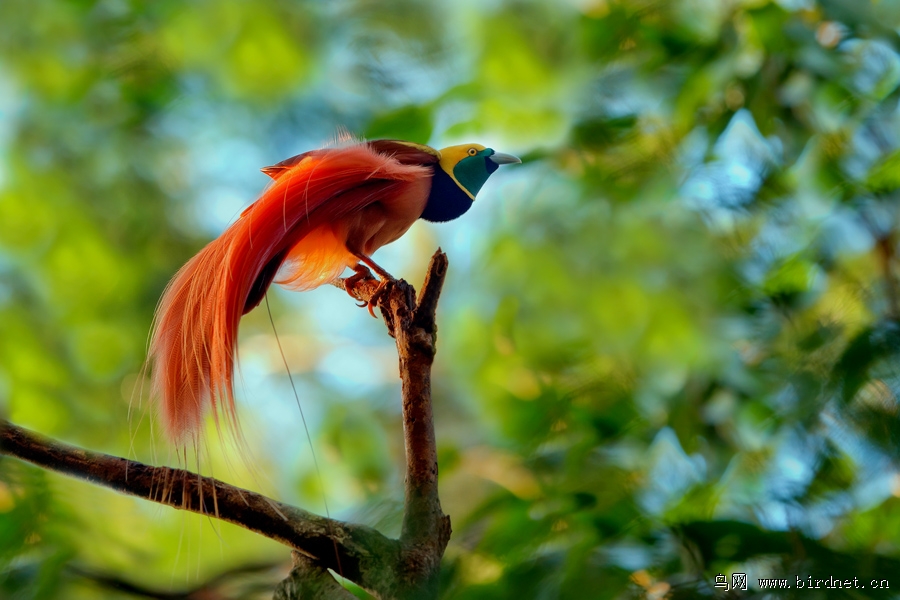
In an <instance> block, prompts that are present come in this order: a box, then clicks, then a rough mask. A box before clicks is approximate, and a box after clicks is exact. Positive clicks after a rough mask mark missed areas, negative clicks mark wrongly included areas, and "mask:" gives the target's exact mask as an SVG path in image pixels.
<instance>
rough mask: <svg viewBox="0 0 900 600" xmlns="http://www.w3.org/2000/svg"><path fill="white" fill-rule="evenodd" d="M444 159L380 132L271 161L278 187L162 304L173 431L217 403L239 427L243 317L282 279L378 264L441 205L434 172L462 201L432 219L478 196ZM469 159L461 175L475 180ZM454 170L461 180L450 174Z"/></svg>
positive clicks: (166, 395) (472, 149)
mask: <svg viewBox="0 0 900 600" xmlns="http://www.w3.org/2000/svg"><path fill="white" fill-rule="evenodd" d="M466 149H468V150H466ZM446 150H451V151H452V152H450V153H449V154H451V155H454V156H455V155H456V154H459V156H460V157H468V156H470V157H471V158H473V159H474V158H475V155H474V154H473V153H479V155H484V156H483V158H479V159H478V160H484V161H487V160H488V158H490V156H491V155H495V156H494V158H493V160H494V163H495V164H494V165H493V167H492V169H496V164H504V162H515V161H517V160H518V159H514V157H509V156H508V155H501V154H496V153H494V152H493V150H490V149H485V148H484V147H483V146H466V147H465V148H463V147H453V148H450V149H446ZM466 151H468V153H469V154H468V155H466V154H465V152H466ZM442 152H443V151H442ZM461 160H462V159H460V161H461ZM439 161H441V153H440V152H438V151H436V150H433V149H431V148H428V147H427V146H419V145H417V144H410V143H407V142H398V141H389V140H380V141H373V142H362V143H356V144H353V145H350V146H345V147H338V148H327V149H322V150H315V151H312V152H307V153H305V154H301V155H298V156H296V157H293V158H291V159H288V160H286V161H284V162H282V163H279V164H278V165H275V166H273V167H267V168H266V169H263V171H264V172H266V173H267V174H268V175H270V176H271V177H272V178H273V179H274V182H273V183H272V185H271V186H270V187H269V188H268V189H266V191H265V192H264V193H263V195H262V196H261V197H260V198H259V199H258V200H257V201H256V202H255V203H254V204H252V205H251V206H250V207H249V208H247V209H246V210H245V211H244V212H243V213H242V214H241V216H240V218H239V219H238V220H237V221H236V222H235V223H234V224H232V225H231V226H230V227H229V228H228V229H227V230H225V232H224V233H222V235H221V236H219V237H218V238H216V239H215V240H213V241H212V242H210V243H209V244H208V245H207V246H206V247H205V248H203V249H202V250H201V251H200V252H199V253H198V254H197V255H196V256H194V257H193V258H192V259H191V260H190V261H188V263H187V264H185V265H184V266H183V267H182V268H181V269H180V270H179V271H178V273H176V275H175V277H174V278H173V279H172V281H171V282H170V283H169V285H168V287H167V288H166V290H165V292H164V294H163V297H162V299H161V300H160V303H159V306H158V308H157V312H156V318H155V322H154V328H153V334H152V337H151V341H150V348H149V360H150V361H152V363H153V372H152V389H151V394H152V395H153V396H154V397H155V398H157V399H158V401H159V406H160V412H161V418H162V421H163V424H164V427H165V430H166V433H167V434H168V437H169V438H170V439H172V440H173V441H175V442H178V443H182V442H184V441H185V440H186V438H188V437H189V436H192V435H196V433H197V431H198V430H199V428H200V425H201V422H202V419H203V415H204V413H205V411H206V409H207V408H208V407H209V408H211V409H212V410H213V414H214V415H215V416H216V420H217V423H218V422H219V416H218V415H219V412H222V414H224V416H225V421H226V426H227V427H228V428H229V429H230V430H232V431H234V432H237V431H238V428H237V418H236V414H235V406H234V391H233V371H234V351H235V345H236V341H237V331H238V323H239V321H240V318H241V316H242V315H243V314H245V313H246V312H248V311H250V310H252V309H253V308H254V307H255V306H257V305H258V304H259V302H260V301H262V299H263V297H264V295H265V292H266V289H267V288H268V286H269V285H270V284H271V283H272V282H273V281H275V282H276V283H279V284H282V285H285V286H286V287H289V288H292V289H297V290H305V289H311V288H315V287H317V286H320V285H322V284H325V283H329V282H331V281H333V280H335V279H336V278H337V277H339V276H340V274H341V272H342V271H343V270H344V268H345V267H348V266H349V267H353V266H355V265H356V264H357V263H358V261H359V260H364V261H366V262H370V261H369V259H368V257H369V256H370V255H371V254H372V253H373V252H374V251H375V250H377V249H378V248H379V247H381V246H383V245H385V244H388V243H390V242H392V241H394V240H396V239H397V238H399V237H400V236H401V235H403V233H405V232H406V230H407V229H409V227H410V226H411V225H412V224H413V222H415V221H416V219H418V218H419V217H423V218H428V217H427V215H425V214H423V213H425V212H426V205H427V206H429V207H432V204H431V201H432V197H433V196H434V194H432V192H433V190H432V183H433V181H434V182H435V189H437V188H438V187H439V186H449V187H447V189H452V188H454V187H457V189H456V191H455V192H451V193H450V194H449V195H450V196H452V197H453V198H454V202H456V204H454V205H448V206H450V208H451V209H453V210H450V212H448V211H447V210H445V209H442V211H443V212H441V211H438V212H435V211H434V210H431V212H432V213H434V214H436V215H438V218H435V219H432V220H447V219H446V218H444V216H441V215H445V214H450V215H451V216H449V217H448V218H455V217H454V216H452V215H453V214H456V213H458V214H462V212H465V210H466V209H467V206H462V208H461V209H455V208H454V207H456V206H457V205H459V202H460V201H459V199H458V198H457V193H458V195H459V196H461V197H463V201H464V203H469V204H470V203H471V198H473V197H474V194H472V193H469V192H467V191H466V189H465V187H464V186H463V184H461V183H460V182H459V181H457V179H456V177H455V176H454V175H453V172H452V171H449V173H450V175H449V178H448V177H447V176H446V175H440V177H438V175H436V174H441V173H444V172H448V171H446V168H445V167H444V165H443V164H440V165H439ZM448 164H449V163H448ZM454 164H455V163H454ZM485 164H488V163H487V162H485ZM471 166H472V165H471V164H470V165H469V167H470V168H469V170H468V171H465V172H464V171H460V172H459V173H460V177H468V178H469V179H472V175H471V173H470V171H472V169H471ZM477 166H478V165H476V167H477ZM451 167H452V165H451ZM490 172H492V171H490ZM490 172H487V173H486V174H485V175H484V179H485V180H486V179H487V176H488V175H489V174H490ZM451 179H452V181H453V182H455V185H454V184H447V183H446V182H447V181H450V180H451ZM476 179H477V178H476ZM481 183H483V181H482V182H481ZM478 186H479V187H480V183H479V184H478ZM442 189H443V188H442ZM476 191H477V190H476ZM463 192H465V194H468V195H467V196H466V195H464V194H463ZM440 195H441V197H444V196H447V194H446V193H444V192H442V193H441V194H440ZM444 208H446V207H444ZM460 211H461V212H460ZM429 214H430V213H429ZM458 214H456V216H458Z"/></svg>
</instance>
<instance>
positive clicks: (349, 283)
mask: <svg viewBox="0 0 900 600" xmlns="http://www.w3.org/2000/svg"><path fill="white" fill-rule="evenodd" d="M353 271H354V273H353V275H351V276H350V277H347V278H346V279H344V291H345V292H347V294H348V295H349V296H350V297H351V298H353V299H354V300H356V299H357V298H356V284H357V283H359V282H360V281H363V280H364V279H374V277H372V272H371V271H369V269H367V268H366V267H365V265H363V264H361V263H357V265H356V266H355V267H353ZM367 304H368V302H363V303H362V304H357V306H359V307H360V308H362V307H363V306H366V305H367Z"/></svg>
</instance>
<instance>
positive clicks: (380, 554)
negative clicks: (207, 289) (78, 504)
mask: <svg viewBox="0 0 900 600" xmlns="http://www.w3.org/2000/svg"><path fill="white" fill-rule="evenodd" d="M447 265H448V261H447V255H446V254H444V253H443V252H442V251H441V250H438V251H437V252H435V254H434V256H432V258H431V264H430V265H429V269H428V275H427V276H426V279H425V283H424V285H423V288H422V293H421V294H420V295H419V298H418V302H417V301H416V292H415V289H414V288H413V287H412V286H411V285H409V284H408V283H406V282H405V281H402V280H400V281H393V282H391V283H390V285H388V286H387V287H386V288H384V289H381V287H380V285H379V282H378V280H376V279H375V278H373V277H371V274H369V275H368V276H366V277H362V276H360V275H358V276H355V277H352V278H350V279H348V280H341V281H340V282H336V283H335V285H337V286H338V287H342V288H344V289H346V290H347V291H348V292H349V293H350V295H351V296H353V297H355V298H357V299H358V300H361V301H363V302H369V301H371V300H373V298H374V300H375V303H376V304H377V306H378V307H379V309H380V310H381V313H382V315H383V317H384V320H385V324H386V325H387V328H388V333H389V334H390V335H391V336H393V337H394V338H395V339H396V341H397V353H398V355H399V359H400V379H401V381H402V390H403V398H402V406H403V431H404V442H405V449H406V465H407V466H406V505H405V511H404V518H403V528H402V533H401V536H400V539H399V540H392V539H389V538H387V537H385V536H383V535H382V534H380V533H378V532H377V531H375V530H374V529H372V528H369V527H365V526H362V525H355V524H351V523H345V522H343V521H338V520H335V519H328V518H325V517H322V516H319V515H315V514H312V513H309V512H306V511H304V510H302V509H299V508H295V507H293V506H290V505H287V504H283V503H281V502H277V501H275V500H272V499H271V498H267V497H266V496H263V495H261V494H257V493H255V492H251V491H248V490H244V489H241V488H238V487H235V486H232V485H229V484H227V483H224V482H222V481H219V480H217V479H213V478H211V477H203V476H201V475H198V474H194V473H191V472H189V471H185V470H182V469H172V468H169V467H152V466H148V465H145V464H142V463H139V462H135V461H130V460H126V459H124V458H119V457H115V456H109V455H107V454H101V453H98V452H90V451H88V450H83V449H81V448H76V447H74V446H69V445H67V444H63V443H60V442H55V441H51V440H47V439H45V438H42V437H40V436H38V435H36V434H34V433H32V432H30V431H27V430H25V429H23V428H21V427H18V426H15V425H13V424H11V423H8V422H6V421H2V420H0V454H8V455H10V456H15V457H17V458H20V459H22V460H25V461H28V462H31V463H33V464H35V465H38V466H40V467H44V468H46V469H50V470H53V471H57V472H60V473H65V474H67V475H70V476H73V477H78V478H80V479H84V480H86V481H89V482H91V483H95V484H97V485H102V486H105V487H108V488H111V489H114V490H117V491H119V492H122V493H124V494H128V495H132V496H137V497H139V498H143V499H145V500H149V501H151V502H156V503H159V504H164V505H166V506H171V507H172V508H177V509H180V510H187V511H190V512H195V513H199V514H203V515H208V516H214V517H216V518H218V519H221V520H223V521H228V522H229V523H234V524H236V525H240V526H242V527H245V528H247V529H249V530H251V531H255V532H257V533H259V534H261V535H264V536H266V537H268V538H271V539H274V540H277V541H279V542H281V543H283V544H285V545H287V546H289V547H290V548H292V549H294V550H295V553H294V570H293V571H292V572H291V576H290V577H289V578H288V579H286V580H284V581H283V582H282V584H281V585H279V588H278V590H277V591H276V599H279V600H280V599H285V600H288V599H290V600H295V599H297V598H307V597H309V598H337V599H342V598H349V597H351V596H349V593H348V592H346V590H344V589H343V588H342V587H341V586H340V584H338V583H337V582H336V581H335V579H334V578H333V577H332V576H331V575H330V574H329V573H328V571H327V569H332V570H334V571H337V572H339V573H340V574H341V575H342V576H343V577H345V578H347V579H349V580H351V581H353V582H355V583H357V584H358V585H359V586H360V587H362V588H364V589H366V590H368V591H370V592H372V593H373V594H375V595H376V596H378V597H380V598H397V599H400V600H406V599H412V598H416V599H419V598H421V599H428V598H436V597H437V591H438V587H437V583H438V574H439V571H440V562H441V557H442V556H443V554H444V550H445V549H446V547H447V543H448V542H449V540H450V519H449V517H447V516H445V515H444V513H443V511H442V509H441V503H440V499H439V497H438V485H437V483H438V465H437V445H436V442H435V436H434V422H433V414H432V408H431V365H432V362H433V361H434V355H435V343H436V338H437V325H436V322H435V311H436V309H437V303H438V299H439V297H440V294H441V288H442V286H443V284H444V278H445V276H446V273H447Z"/></svg>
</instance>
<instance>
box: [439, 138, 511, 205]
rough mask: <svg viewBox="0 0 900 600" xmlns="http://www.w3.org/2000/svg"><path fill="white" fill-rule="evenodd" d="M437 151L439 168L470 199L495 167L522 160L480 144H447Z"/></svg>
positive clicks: (473, 197)
mask: <svg viewBox="0 0 900 600" xmlns="http://www.w3.org/2000/svg"><path fill="white" fill-rule="evenodd" d="M439 152H440V162H439V163H438V164H439V166H440V168H441V169H443V170H444V172H445V173H447V175H449V176H450V178H451V179H453V181H455V182H456V185H458V186H459V187H460V189H461V190H462V191H463V192H465V193H466V195H467V196H468V197H469V198H471V199H472V200H475V194H477V193H478V190H480V189H481V186H483V185H484V182H485V181H487V179H488V177H490V176H491V173H493V172H494V171H496V170H497V167H499V166H500V165H508V164H511V163H520V162H522V161H521V160H519V159H518V158H516V157H515V156H512V155H511V154H503V153H502V152H495V151H494V150H492V149H491V148H485V147H484V146H482V145H481V144H459V145H458V146H448V147H446V148H442V149H441V150H440V151H439Z"/></svg>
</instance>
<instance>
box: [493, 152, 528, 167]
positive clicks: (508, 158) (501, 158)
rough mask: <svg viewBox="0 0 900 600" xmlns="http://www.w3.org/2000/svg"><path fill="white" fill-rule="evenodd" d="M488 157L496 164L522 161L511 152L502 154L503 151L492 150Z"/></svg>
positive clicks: (511, 163) (512, 163)
mask: <svg viewBox="0 0 900 600" xmlns="http://www.w3.org/2000/svg"><path fill="white" fill-rule="evenodd" d="M488 158H489V159H491V160H492V161H493V162H494V164H498V165H514V164H517V163H520V162H522V160H521V159H520V158H519V157H517V156H513V155H512V154H504V153H503V152H494V153H493V154H491V155H490V156H488Z"/></svg>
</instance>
